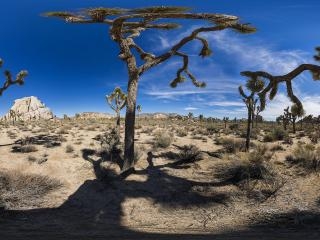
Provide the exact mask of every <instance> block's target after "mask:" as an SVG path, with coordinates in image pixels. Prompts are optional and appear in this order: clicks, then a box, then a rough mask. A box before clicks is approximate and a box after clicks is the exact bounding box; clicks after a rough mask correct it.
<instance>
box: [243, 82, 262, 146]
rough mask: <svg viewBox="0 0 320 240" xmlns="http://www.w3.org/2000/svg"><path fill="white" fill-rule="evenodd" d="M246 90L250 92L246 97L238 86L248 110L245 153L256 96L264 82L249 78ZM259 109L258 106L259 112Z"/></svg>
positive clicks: (249, 136) (248, 144)
mask: <svg viewBox="0 0 320 240" xmlns="http://www.w3.org/2000/svg"><path fill="white" fill-rule="evenodd" d="M246 88H247V89H248V90H249V91H250V94H249V95H246V94H245V92H244V90H243V88H242V86H239V93H240V95H241V96H242V98H243V99H242V100H243V102H244V103H245V104H246V107H247V110H248V119H247V133H246V151H248V150H249V148H250V138H251V130H252V126H253V124H252V123H253V120H254V111H255V109H256V106H257V102H258V99H257V98H256V94H257V93H258V92H260V91H261V90H262V89H263V88H264V81H263V80H261V79H260V78H250V79H248V80H247V83H246ZM260 109H261V107H260V106H259V110H260Z"/></svg>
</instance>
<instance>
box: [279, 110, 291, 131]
mask: <svg viewBox="0 0 320 240" xmlns="http://www.w3.org/2000/svg"><path fill="white" fill-rule="evenodd" d="M288 109H289V107H288ZM285 110H286V109H284V111H285ZM276 122H277V123H278V124H281V123H282V126H283V129H284V130H285V131H286V130H287V126H288V125H289V123H290V117H289V116H288V114H285V113H284V114H283V115H280V116H279V117H277V118H276Z"/></svg>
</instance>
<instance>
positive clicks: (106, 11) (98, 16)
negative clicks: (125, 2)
mask: <svg viewBox="0 0 320 240" xmlns="http://www.w3.org/2000/svg"><path fill="white" fill-rule="evenodd" d="M84 12H85V14H87V15H88V16H89V17H90V18H91V19H92V20H93V21H96V22H103V21H104V20H105V18H106V17H107V16H114V15H120V14H124V13H126V12H128V10H127V9H121V8H104V7H98V8H89V9H86V10H85V11H84Z"/></svg>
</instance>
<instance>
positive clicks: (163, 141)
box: [153, 131, 173, 148]
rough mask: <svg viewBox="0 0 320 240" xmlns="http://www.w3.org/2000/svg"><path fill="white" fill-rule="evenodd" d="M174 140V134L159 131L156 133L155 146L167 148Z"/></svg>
mask: <svg viewBox="0 0 320 240" xmlns="http://www.w3.org/2000/svg"><path fill="white" fill-rule="evenodd" d="M172 142H173V135H172V134H171V133H168V132H166V131H157V132H156V133H155V134H154V143H153V145H154V147H160V148H167V147H169V146H170V145H171V143H172Z"/></svg>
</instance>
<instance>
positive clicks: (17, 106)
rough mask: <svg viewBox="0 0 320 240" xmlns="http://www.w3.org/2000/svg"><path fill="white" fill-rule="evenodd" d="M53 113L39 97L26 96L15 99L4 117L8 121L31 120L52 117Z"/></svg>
mask: <svg viewBox="0 0 320 240" xmlns="http://www.w3.org/2000/svg"><path fill="white" fill-rule="evenodd" d="M53 117H54V116H53V113H52V112H51V110H50V109H49V108H47V107H46V106H45V105H44V104H43V103H42V102H41V101H40V100H39V99H38V98H37V97H34V96H31V97H24V98H20V99H17V100H15V101H14V104H13V106H12V107H11V108H10V110H9V111H8V113H7V114H6V115H5V116H3V117H2V119H3V120H6V121H18V120H22V121H29V120H38V119H52V118H53Z"/></svg>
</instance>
